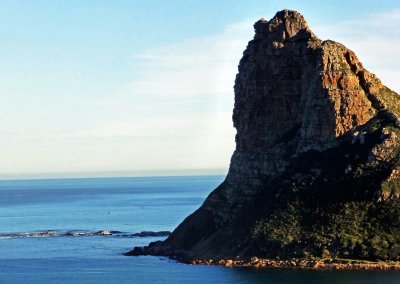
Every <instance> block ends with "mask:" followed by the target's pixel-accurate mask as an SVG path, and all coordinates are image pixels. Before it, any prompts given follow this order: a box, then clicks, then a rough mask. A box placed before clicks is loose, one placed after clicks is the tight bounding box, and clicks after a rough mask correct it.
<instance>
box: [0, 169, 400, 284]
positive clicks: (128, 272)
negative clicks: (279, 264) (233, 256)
mask: <svg viewBox="0 0 400 284" xmlns="http://www.w3.org/2000/svg"><path fill="white" fill-rule="evenodd" d="M222 180H223V177H222V176H193V177H143V178H93V179H53V180H15V181H0V283H237V284H238V283H400V273H399V272H357V271H353V272H349V271H347V272H346V271H340V272H334V271H300V270H257V269H244V268H237V267H233V268H232V267H217V266H193V265H185V264H181V263H177V262H175V261H172V260H169V259H167V258H161V257H150V256H149V257H126V256H123V255H122V253H124V252H126V251H128V250H129V249H131V248H132V247H133V246H139V245H146V244H148V243H149V242H151V241H154V240H158V239H163V237H158V238H155V237H144V238H143V237H142V238H140V237H132V236H129V235H130V234H133V233H137V232H141V231H164V230H169V231H171V230H173V229H174V228H175V227H176V226H177V225H178V224H179V223H180V222H181V221H182V220H183V219H184V217H185V216H187V215H188V214H190V213H191V212H193V211H194V210H195V209H196V208H197V207H199V206H200V204H201V203H202V202H203V200H204V199H205V198H206V196H207V195H208V194H209V193H210V192H211V190H213V189H214V188H215V187H216V186H217V185H218V184H219V183H220V182H221V181H222ZM100 230H109V231H119V232H120V233H117V234H115V235H112V236H100V235H90V232H96V231H100ZM47 231H51V232H53V234H54V235H55V236H50V237H37V236H38V235H37V233H43V232H47ZM70 231H74V232H81V233H82V236H65V235H63V234H64V233H66V232H70ZM88 233H89V234H88Z"/></svg>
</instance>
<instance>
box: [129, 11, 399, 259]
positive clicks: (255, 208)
mask: <svg viewBox="0 0 400 284" xmlns="http://www.w3.org/2000/svg"><path fill="white" fill-rule="evenodd" d="M254 29H255V35H254V39H253V40H251V41H250V42H249V43H248V46H247V48H246V50H245V51H244V53H243V57H242V59H241V60H240V64H239V72H238V74H237V76H236V80H235V86H234V91H235V106H234V110H233V123H234V126H235V128H236V130H237V135H236V150H235V152H234V153H233V156H232V159H231V164H230V169H229V173H228V175H227V177H226V179H225V181H224V182H223V183H222V184H221V185H220V186H219V187H218V188H217V189H215V190H214V191H213V192H212V193H211V194H210V195H209V197H208V198H207V199H206V201H205V202H204V204H203V205H202V206H201V207H200V208H199V209H198V210H197V211H196V212H194V213H193V214H192V215H190V216H189V217H188V218H186V220H184V221H183V222H182V223H181V224H180V225H179V226H178V227H177V228H176V230H175V231H174V232H173V233H172V234H171V235H170V236H169V237H168V238H167V239H166V240H165V241H163V242H155V243H151V244H150V245H149V246H148V247H144V248H135V249H134V250H132V251H131V252H130V253H128V254H130V255H141V254H152V255H166V256H172V257H176V258H178V259H181V260H187V261H190V260H205V259H227V258H237V257H239V258H244V257H250V256H252V255H257V256H261V257H265V256H267V257H292V256H296V257H299V256H300V257H305V256H308V255H311V256H316V255H319V254H321V253H326V251H328V252H329V253H330V254H332V255H334V256H338V257H339V256H340V257H347V256H352V257H358V258H380V259H398V258H399V253H400V239H399V237H398V236H399V235H400V219H399V216H400V205H399V203H398V200H397V198H398V196H399V192H400V186H398V181H399V175H400V164H399V151H398V150H399V140H398V136H399V127H398V126H399V120H398V116H399V114H400V111H399V110H400V99H399V97H398V95H397V94H396V93H394V92H393V91H391V90H390V89H388V88H387V87H385V86H383V85H382V83H381V82H380V80H379V79H378V78H376V77H375V75H373V74H372V73H370V72H368V71H367V70H365V69H364V68H363V66H362V64H361V62H360V61H359V60H358V58H357V56H356V55H355V54H354V52H353V51H351V50H349V49H348V48H346V47H345V46H343V45H342V44H340V43H337V42H334V41H330V40H327V41H321V40H320V39H318V38H317V36H316V35H314V34H313V32H312V31H311V30H310V28H309V26H308V24H307V22H306V21H305V19H304V18H303V16H302V15H301V14H299V13H297V12H295V11H289V10H284V11H280V12H278V13H277V14H276V15H275V17H273V18H272V19H271V20H270V21H266V20H264V19H261V20H259V21H258V22H256V23H255V24H254ZM399 185H400V184H399ZM384 210H389V211H390V212H386V213H385V212H384ZM357 214H360V216H358V215H357ZM379 214H380V215H379ZM396 214H397V215H396ZM349 218H350V219H349ZM351 218H354V220H353V221H351V220H352V219H351ZM357 218H358V219H357ZM382 220H386V221H382ZM388 220H389V221H388ZM346 222H347V223H346ZM352 222H353V223H352ZM357 222H358V223H357ZM382 222H384V223H385V222H386V223H385V224H389V225H390V228H383V227H382V224H383V223H382ZM366 225H368V226H371V227H370V228H368V229H365V228H361V227H363V226H366ZM346 226H349V227H350V226H352V229H350V228H348V227H346ZM355 228H356V229H355ZM354 230H356V231H354ZM361 230H364V231H365V230H369V231H367V232H364V233H361ZM343 232H347V236H346V235H345V233H343ZM342 233H343V235H342ZM396 234H397V237H396ZM374 237H376V238H377V239H376V240H375V243H371V242H369V241H368V239H369V238H374ZM377 243H380V244H382V247H381V245H378V244H377ZM383 244H384V245H383ZM383 247H384V248H383ZM389 250H390V251H391V253H389V252H388V251H389Z"/></svg>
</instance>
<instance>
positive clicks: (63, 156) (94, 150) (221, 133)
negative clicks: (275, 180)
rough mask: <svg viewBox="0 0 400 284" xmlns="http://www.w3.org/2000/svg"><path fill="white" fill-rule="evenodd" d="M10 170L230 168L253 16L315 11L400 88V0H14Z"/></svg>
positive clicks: (8, 82) (0, 0) (1, 72)
mask: <svg viewBox="0 0 400 284" xmlns="http://www.w3.org/2000/svg"><path fill="white" fill-rule="evenodd" d="M0 7H1V9H0V113H1V115H0V179H10V178H46V177H96V176H141V175H187V174H225V173H226V172H227V169H228V167H229V162H230V157H231V155H232V153H233V151H234V148H235V143H234V136H235V133H236V132H235V129H234V128H233V125H232V118H231V117H232V109H233V101H234V93H233V84H234V79H235V75H236V73H237V65H238V62H239V60H240V58H241V55H242V52H243V50H244V49H245V47H246V45H247V42H248V41H249V40H251V39H252V37H253V27H252V25H253V23H254V22H255V21H257V20H258V19H260V18H262V17H263V18H265V19H270V18H272V17H273V16H274V14H275V13H276V12H277V11H279V10H282V9H285V8H288V9H292V10H297V11H299V12H300V13H302V14H303V15H304V16H305V18H306V20H307V22H308V23H309V25H310V27H311V29H312V30H313V32H314V33H315V34H316V35H317V36H318V37H319V38H321V39H323V40H325V39H333V40H335V41H338V42H341V43H343V44H345V45H346V46H347V47H348V48H350V49H352V50H353V51H355V52H356V54H357V56H358V57H359V59H360V60H361V62H363V64H364V66H365V67H366V68H367V69H368V70H369V71H371V72H372V73H374V74H376V75H377V76H378V77H379V78H380V79H381V80H382V82H383V83H384V84H385V85H387V86H388V87H390V88H392V89H393V90H395V91H396V92H398V93H400V81H399V80H398V78H400V50H399V47H400V1H398V0H392V1H388V0H381V1H367V0H363V1H362V0H353V1H349V0H335V1H330V0H328V1H307V0H304V1H298V0H293V1H280V0H270V1H266V0H262V1H256V0H246V1H241V0H239V1H227V0H220V1H215V0H213V1H209V0H202V1H193V0H181V1H178V0H175V1H162V0H159V1H155V0H146V1H144V0H143V1H134V0H132V1H123V0H114V1H102V0H93V1H92V0H83V1H74V0H69V1H61V0H48V1H41V0H36V1H33V0H32V1H27V0H25V1H24V0H14V1H11V0H9V1H8V0H7V1H6V0H0Z"/></svg>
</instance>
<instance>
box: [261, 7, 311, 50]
mask: <svg viewBox="0 0 400 284" xmlns="http://www.w3.org/2000/svg"><path fill="white" fill-rule="evenodd" d="M254 29H255V36H254V39H262V38H268V39H269V40H270V41H277V42H286V41H300V40H308V39H310V38H311V37H315V35H314V34H313V33H312V32H311V30H310V28H309V27H308V24H307V22H306V20H305V19H304V17H303V16H302V15H301V14H300V13H298V12H296V11H291V10H283V11H280V12H278V13H276V15H275V17H273V18H272V19H271V20H270V21H266V20H265V19H260V20H259V21H257V22H256V23H255V24H254Z"/></svg>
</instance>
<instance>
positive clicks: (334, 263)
mask: <svg viewBox="0 0 400 284" xmlns="http://www.w3.org/2000/svg"><path fill="white" fill-rule="evenodd" d="M183 262H185V263H187V264H193V265H220V266H240V267H253V268H296V269H321V270H323V269H327V270H345V269H346V270H400V262H373V261H363V260H350V259H295V258H294V259H288V260H271V259H263V258H258V257H252V258H251V259H249V260H234V259H222V260H212V259H209V260H193V261H183Z"/></svg>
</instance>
